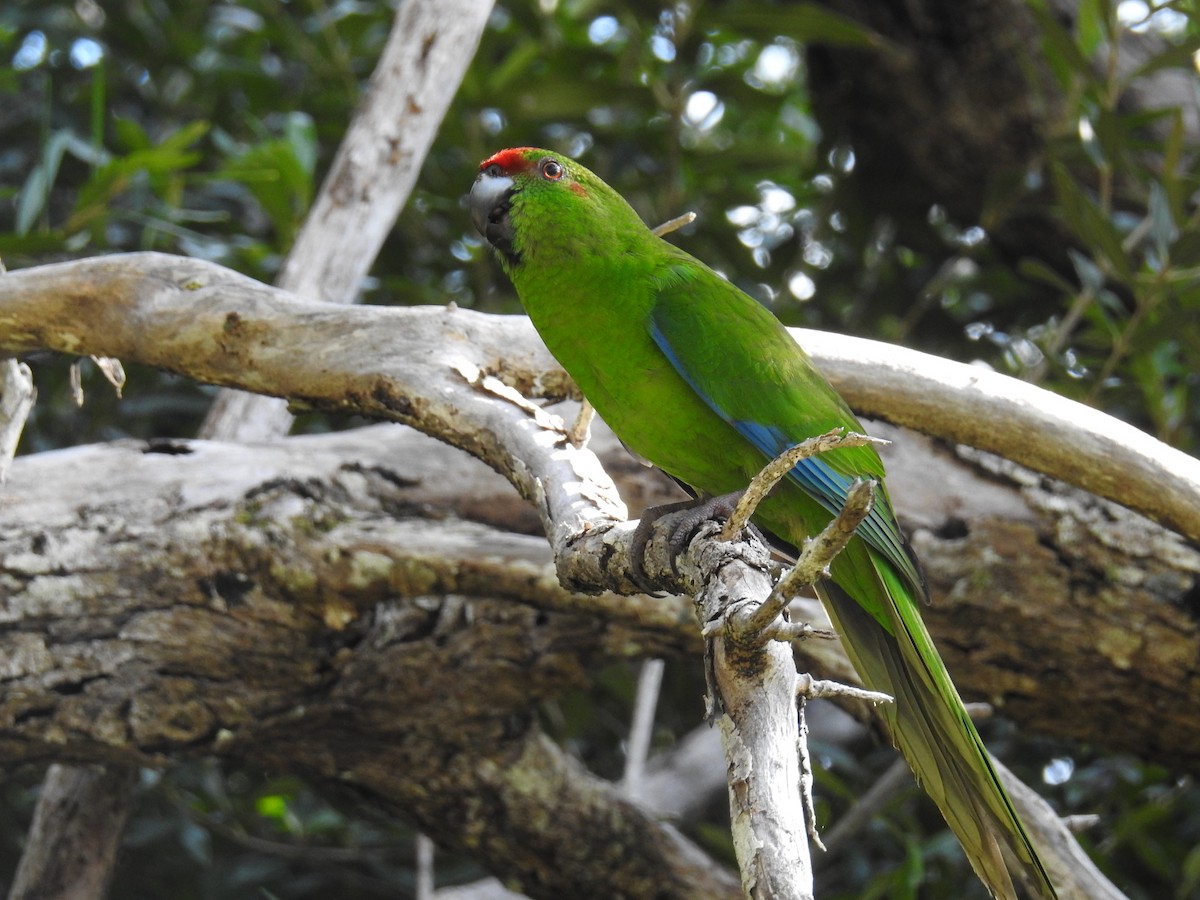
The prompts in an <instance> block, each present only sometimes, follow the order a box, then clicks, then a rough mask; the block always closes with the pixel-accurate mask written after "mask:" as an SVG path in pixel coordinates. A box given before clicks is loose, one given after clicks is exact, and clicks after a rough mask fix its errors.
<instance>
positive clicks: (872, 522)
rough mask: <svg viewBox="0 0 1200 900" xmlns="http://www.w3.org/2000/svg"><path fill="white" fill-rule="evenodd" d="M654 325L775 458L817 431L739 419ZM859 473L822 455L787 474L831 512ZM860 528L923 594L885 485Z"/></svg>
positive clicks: (657, 325)
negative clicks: (792, 431)
mask: <svg viewBox="0 0 1200 900" xmlns="http://www.w3.org/2000/svg"><path fill="white" fill-rule="evenodd" d="M655 312H656V313H657V312H658V310H657V309H656V311H655ZM768 315H769V314H768ZM649 328H650V334H651V337H652V338H653V339H654V342H655V344H657V345H658V348H659V349H660V350H661V351H662V352H663V355H664V356H666V358H667V360H668V361H669V362H670V363H671V366H672V367H673V368H674V369H675V371H676V372H678V373H679V375H680V376H681V377H682V378H683V380H684V381H686V382H687V383H688V385H689V386H690V387H691V389H692V390H693V391H695V392H696V395H697V396H699V397H700V398H701V399H702V400H703V401H704V402H705V404H707V405H708V407H709V409H711V410H712V411H713V412H714V413H716V414H717V415H718V416H720V417H721V418H722V419H723V420H724V421H726V422H728V423H729V424H730V425H732V426H733V427H734V428H735V429H737V431H738V433H739V434H741V435H742V436H743V437H744V438H746V440H748V441H749V442H750V443H751V444H752V445H753V446H754V447H755V448H756V449H757V450H758V451H759V452H760V453H762V454H763V456H764V457H765V458H766V460H771V459H774V458H775V457H777V456H779V454H781V453H783V452H784V451H785V450H787V449H789V448H790V447H793V446H795V445H796V444H798V443H799V442H800V440H803V439H805V438H808V437H813V436H815V435H803V436H801V437H800V438H799V439H796V438H795V437H793V436H791V435H789V434H788V433H787V432H786V431H785V430H784V429H783V428H781V427H780V426H778V425H766V424H763V423H760V422H753V421H748V420H745V419H735V418H734V417H733V416H732V415H730V413H729V411H728V410H725V409H722V408H721V406H720V405H719V404H718V403H717V402H716V401H715V400H714V398H713V396H712V394H711V393H710V392H709V391H707V390H705V389H704V387H703V385H702V384H701V383H700V382H699V380H698V379H697V377H696V375H697V373H696V372H695V371H694V370H693V369H692V368H690V367H689V366H687V365H685V364H684V361H683V360H682V359H681V358H680V353H679V352H678V350H677V348H676V347H675V345H674V344H673V342H672V341H671V339H670V337H669V335H668V334H667V332H666V330H665V327H664V318H663V317H662V316H660V315H657V314H655V313H652V314H651V317H650V321H649ZM789 340H790V338H789ZM764 464H765V462H764ZM857 477H858V476H857V475H851V474H849V473H845V472H840V471H838V470H837V469H835V468H834V467H833V466H831V465H830V464H829V463H828V462H827V461H826V459H823V458H821V457H819V456H812V457H808V458H807V459H802V460H800V462H798V463H797V464H796V465H795V466H794V467H793V468H792V470H791V472H789V473H788V478H789V479H791V480H792V481H793V482H795V484H796V485H797V486H798V487H800V488H801V490H803V491H804V492H805V493H806V494H808V495H809V496H810V497H812V498H813V499H814V500H816V501H817V502H818V503H819V504H820V505H821V506H822V507H823V508H824V509H825V510H827V511H828V512H829V513H830V515H831V516H835V515H837V514H838V513H839V512H840V511H841V509H842V506H843V505H844V504H845V501H846V494H847V492H848V491H849V489H850V486H851V484H853V483H854V480H855V478H857ZM858 533H859V534H860V535H861V536H862V537H863V538H864V539H865V540H866V541H867V543H868V544H870V545H871V546H873V547H875V549H877V550H878V551H879V552H881V553H882V554H883V555H884V556H885V557H887V558H888V559H889V560H890V561H891V562H892V563H893V564H894V565H895V566H896V567H897V568H898V569H899V571H900V572H902V573H903V574H904V576H905V579H906V580H907V581H909V582H910V583H911V584H912V585H913V586H914V587H916V588H917V589H918V590H919V591H920V592H921V593H922V594H924V593H925V590H924V579H923V578H922V576H921V574H920V572H919V570H918V569H917V567H916V565H915V563H914V562H913V559H912V555H911V552H910V551H909V549H908V547H907V544H906V542H905V540H904V537H903V536H902V535H901V533H900V528H899V525H897V523H896V518H895V514H894V513H893V512H892V508H891V503H890V502H889V500H888V498H887V495H886V494H884V493H883V492H882V491H879V492H877V494H876V500H875V505H874V506H873V507H872V509H871V512H870V514H869V515H868V516H867V518H866V519H865V520H864V521H863V523H862V524H861V525H859V527H858Z"/></svg>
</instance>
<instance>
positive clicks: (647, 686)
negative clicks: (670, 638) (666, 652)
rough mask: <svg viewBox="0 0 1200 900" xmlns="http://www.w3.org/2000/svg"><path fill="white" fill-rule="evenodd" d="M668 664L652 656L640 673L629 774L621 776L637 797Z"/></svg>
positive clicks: (628, 751) (628, 753)
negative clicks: (664, 672) (664, 670)
mask: <svg viewBox="0 0 1200 900" xmlns="http://www.w3.org/2000/svg"><path fill="white" fill-rule="evenodd" d="M664 667H665V663H663V661H662V660H661V659H648V660H646V661H645V662H644V663H642V668H641V671H640V672H639V673H638V684H637V695H636V697H635V699H634V703H633V716H632V718H631V720H630V723H629V740H628V742H627V749H626V751H625V773H624V775H623V777H622V778H621V786H622V787H623V788H624V789H625V793H626V794H628V795H629V796H630V797H634V798H637V797H639V796H640V794H641V789H642V783H643V780H644V778H645V774H646V760H647V759H648V758H649V756H650V739H651V738H652V737H653V735H654V712H655V709H656V708H657V706H658V694H659V690H660V688H661V687H662V677H663V668H664Z"/></svg>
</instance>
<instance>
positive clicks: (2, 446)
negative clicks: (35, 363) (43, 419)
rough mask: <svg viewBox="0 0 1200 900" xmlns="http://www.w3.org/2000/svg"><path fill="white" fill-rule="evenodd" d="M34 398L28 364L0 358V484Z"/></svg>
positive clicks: (10, 461) (13, 454) (6, 473)
mask: <svg viewBox="0 0 1200 900" xmlns="http://www.w3.org/2000/svg"><path fill="white" fill-rule="evenodd" d="M35 399H37V389H36V388H34V386H33V371H32V370H31V369H30V368H29V366H27V365H25V363H22V362H17V360H15V359H4V360H0V485H2V484H4V482H5V479H7V478H8V467H9V465H10V464H11V463H12V460H13V457H14V456H16V454H17V444H18V443H20V441H21V431H22V429H24V427H25V420H26V419H28V418H29V412H30V410H32V409H33V401H34V400H35Z"/></svg>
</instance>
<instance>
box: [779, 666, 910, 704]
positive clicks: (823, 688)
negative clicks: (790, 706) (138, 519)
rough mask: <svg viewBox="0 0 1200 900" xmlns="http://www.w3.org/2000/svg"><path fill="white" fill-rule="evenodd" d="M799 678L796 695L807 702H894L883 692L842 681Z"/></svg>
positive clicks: (809, 676) (801, 676)
mask: <svg viewBox="0 0 1200 900" xmlns="http://www.w3.org/2000/svg"><path fill="white" fill-rule="evenodd" d="M798 678H799V681H798V682H797V684H796V693H797V695H799V696H800V697H802V698H804V699H806V700H828V699H831V698H834V697H842V698H845V699H847V700H865V701H866V702H867V703H891V702H892V700H893V698H892V696H891V695H890V694H884V693H882V692H881V691H868V690H867V689H866V688H860V687H855V686H854V685H851V684H842V683H841V682H840V681H825V680H821V679H818V678H813V677H812V676H811V675H809V674H807V673H804V674H802V675H800V676H798Z"/></svg>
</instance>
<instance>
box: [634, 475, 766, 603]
mask: <svg viewBox="0 0 1200 900" xmlns="http://www.w3.org/2000/svg"><path fill="white" fill-rule="evenodd" d="M743 493H745V492H744V491H734V492H733V493H732V494H721V495H720V496H719V497H698V498H692V499H690V500H680V501H678V502H677V503H664V504H663V505H662V506H654V507H651V508H649V509H647V510H645V511H644V512H643V513H642V518H641V519H640V520H639V521H638V524H637V528H635V529H634V531H633V538H632V539H631V543H630V548H629V555H630V568H631V569H632V575H633V580H634V582H635V583H636V584H637V585H638V586H639V587H641V588H642V590H644V591H646V592H647V593H653V592H654V589H653V587H652V585H651V583H650V578H649V576H648V575H647V573H646V547H647V546H649V544H650V538H651V536H652V535H653V533H654V525H655V523H656V522H657V521H658V520H659V519H661V518H663V517H664V516H669V515H676V514H678V518H677V519H676V521H674V522H672V523H671V531H670V533H669V535H668V537H667V549H668V551H669V553H670V561H671V571H672V572H674V573H675V574H676V575H678V574H679V569H678V566H677V565H676V563H677V561H678V559H679V557H680V556H681V555H682V554H683V552H684V551H685V550H687V547H688V544H690V543H691V541H692V538H693V537H695V535H696V532H697V531H698V530H699V528H700V526H701V525H703V524H704V523H705V522H711V521H716V522H724V521H725V520H727V519H728V518H729V517H730V516H731V515H732V514H733V511H734V509H735V508H736V507H737V504H738V501H739V500H740V499H741V498H742V494H743ZM748 527H749V528H750V530H751V531H753V532H754V535H755V537H757V538H759V539H760V540H762V541H763V542H764V543H766V540H765V539H764V538H763V535H762V533H761V532H759V530H758V529H757V528H755V527H754V526H753V525H750V526H748Z"/></svg>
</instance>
